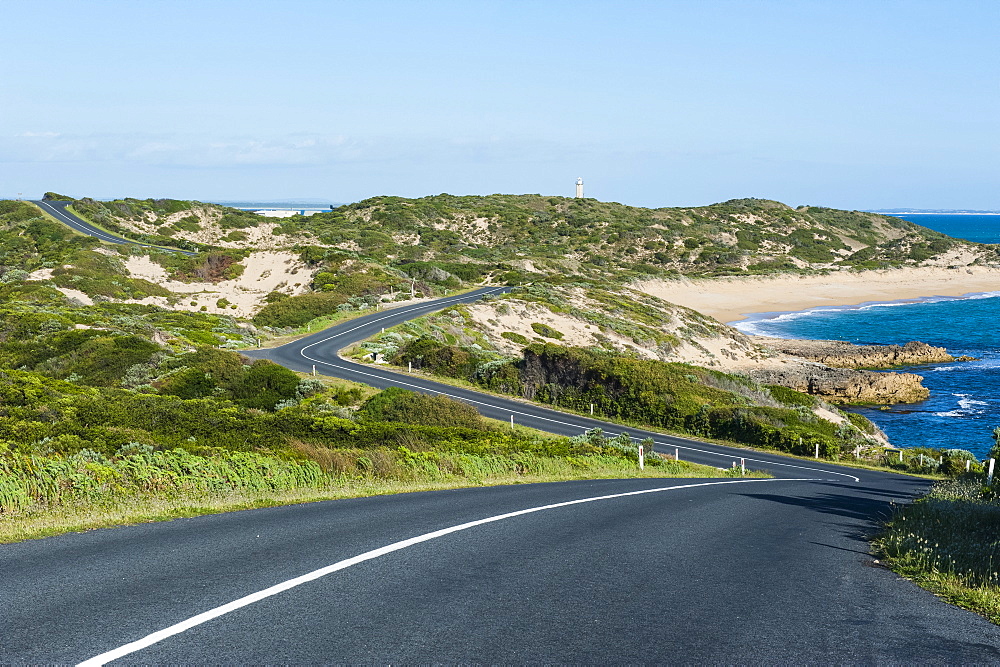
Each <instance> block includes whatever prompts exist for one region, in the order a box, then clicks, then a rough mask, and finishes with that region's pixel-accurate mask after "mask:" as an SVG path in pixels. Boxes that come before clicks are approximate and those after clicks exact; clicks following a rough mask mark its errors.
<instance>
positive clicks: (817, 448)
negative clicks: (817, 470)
mask: <svg viewBox="0 0 1000 667" xmlns="http://www.w3.org/2000/svg"><path fill="white" fill-rule="evenodd" d="M816 458H819V443H818V442H817V443H816Z"/></svg>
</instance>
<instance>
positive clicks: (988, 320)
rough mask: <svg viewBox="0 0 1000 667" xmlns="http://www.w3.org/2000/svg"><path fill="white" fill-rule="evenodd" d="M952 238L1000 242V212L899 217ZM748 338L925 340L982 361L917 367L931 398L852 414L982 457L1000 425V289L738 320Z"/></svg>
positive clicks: (895, 439)
mask: <svg viewBox="0 0 1000 667" xmlns="http://www.w3.org/2000/svg"><path fill="white" fill-rule="evenodd" d="M898 217H900V218H904V219H906V220H910V221H911V222H915V223H917V224H918V225H923V226H924V227H929V228H931V229H934V230H937V231H940V232H943V233H945V234H948V235H949V236H955V237H958V238H964V239H968V240H970V241H978V242H979V243H1000V214H998V215H929V214H927V215H899V216H898ZM738 327H739V328H740V329H741V330H743V331H746V332H747V333H757V334H761V335H766V336H779V337H784V338H817V339H826V340H844V341H850V342H852V343H860V344H874V343H897V344H902V343H905V342H907V341H911V340H919V341H923V342H925V343H929V344H931V345H938V346H942V347H946V348H948V351H949V352H951V353H952V354H953V355H955V356H959V355H963V354H965V355H969V356H973V357H977V358H978V361H970V362H960V363H952V364H931V365H923V366H912V367H909V368H907V369H905V370H907V371H909V372H913V373H917V374H919V375H922V376H923V377H924V386H926V387H927V388H928V389H930V392H931V396H930V398H929V399H927V400H926V401H923V402H922V403H915V404H906V405H895V406H892V408H891V409H889V410H880V409H877V408H870V409H869V408H861V409H854V411H855V412H859V413H861V414H863V415H864V416H866V417H868V418H869V419H871V420H872V421H873V422H875V423H876V424H878V425H879V426H880V427H881V428H882V430H883V431H885V432H886V435H888V436H889V440H890V441H891V442H892V443H893V444H895V445H896V446H900V447H920V446H929V447H949V448H950V447H958V448H961V449H968V450H969V451H971V452H973V453H975V454H976V455H977V456H979V457H980V458H983V457H985V455H986V454H987V452H989V449H990V447H991V446H992V445H993V440H992V439H991V437H990V434H991V432H992V431H993V429H994V428H995V427H996V426H1000V286H998V291H996V292H988V293H983V294H976V295H967V296H965V297H960V298H941V297H938V298H926V299H922V300H918V301H913V302H892V303H871V304H865V305H862V306H850V307H844V308H816V309H812V310H807V311H803V312H800V313H785V314H780V315H775V314H769V315H765V316H763V317H761V318H756V319H753V318H752V319H749V320H745V321H743V322H740V323H739V325H738Z"/></svg>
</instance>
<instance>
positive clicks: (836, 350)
mask: <svg viewBox="0 0 1000 667" xmlns="http://www.w3.org/2000/svg"><path fill="white" fill-rule="evenodd" d="M752 338H753V341H754V342H755V343H758V344H761V345H764V346H766V347H769V348H771V349H773V350H776V351H778V352H781V353H783V354H789V355H792V356H795V357H799V358H802V359H808V360H809V361H815V362H818V363H821V364H826V365H827V366H834V367H836V368H894V367H896V366H907V365H911V364H935V363H943V362H949V361H955V358H954V357H953V356H951V355H950V354H948V350H946V349H944V348H943V347H934V346H932V345H928V344H927V343H921V342H919V341H910V342H909V343H907V344H906V345H854V344H853V343H845V342H843V341H838V340H790V339H784V338H769V337H766V336H752Z"/></svg>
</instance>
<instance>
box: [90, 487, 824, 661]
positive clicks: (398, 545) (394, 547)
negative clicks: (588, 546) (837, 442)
mask: <svg viewBox="0 0 1000 667" xmlns="http://www.w3.org/2000/svg"><path fill="white" fill-rule="evenodd" d="M814 481H817V480H813V479H736V480H727V481H724V482H700V483H698V484H682V485H679V486H665V487H659V488H656V489H644V490H642V491H629V492H627V493H614V494H611V495H606V496H594V497H591V498H580V499H579V500H569V501H566V502H562V503H554V504H552V505H542V506H540V507H531V508H529V509H524V510H518V511H516V512H508V513H506V514H498V515H496V516H491V517H487V518H485V519H478V520H476V521H469V522H468V523H463V524H459V525H457V526H451V527H449V528H442V529H441V530H435V531H434V532H431V533H424V534H423V535H418V536H416V537H411V538H409V539H407V540H401V541H399V542H393V543H392V544H388V545H386V546H384V547H380V548H378V549H373V550H371V551H366V552H365V553H363V554H359V555H357V556H354V557H353V558H348V559H346V560H342V561H338V562H336V563H334V564H333V565H327V566H326V567H322V568H320V569H318V570H313V571H312V572H309V573H307V574H303V575H302V576H299V577H295V578H294V579H289V580H288V581H284V582H282V583H280V584H276V585H274V586H271V587H270V588H265V589H264V590H262V591H257V592H256V593H251V594H250V595H247V596H245V597H242V598H240V599H238V600H233V601H232V602H229V603H228V604H224V605H221V606H219V607H216V608H214V609H209V610H208V611H206V612H203V613H201V614H198V615H197V616H192V617H191V618H189V619H187V620H185V621H181V622H180V623H175V624H174V625H171V626H170V627H168V628H164V629H163V630H159V631H157V632H154V633H152V634H149V635H146V636H145V637H143V638H142V639H139V640H137V641H134V642H130V643H128V644H125V645H124V646H121V647H119V648H116V649H114V650H111V651H107V652H105V653H101V654H100V655H97V656H94V657H93V658H90V659H89V660H85V661H83V662H81V663H80V667H93V666H96V665H104V664H107V663H109V662H111V661H112V660H118V659H119V658H123V657H125V656H127V655H131V654H132V653H135V652H137V651H141V650H142V649H144V648H148V647H150V646H152V645H153V644H157V643H159V642H161V641H163V640H164V639H167V638H169V637H172V636H174V635H178V634H180V633H182V632H185V631H187V630H190V629H191V628H194V627H197V626H199V625H202V624H203V623H207V622H208V621H211V620H212V619H215V618H219V617H220V616H224V615H226V614H228V613H230V612H233V611H236V610H237V609H242V608H243V607H247V606H249V605H252V604H253V603H255V602H260V601H261V600H264V599H266V598H269V597H272V596H274V595H277V594H278V593H283V592H284V591H287V590H289V589H291V588H295V587H296V586H301V585H302V584H305V583H308V582H310V581H314V580H316V579H319V578H321V577H325V576H326V575H328V574H333V573H334V572H338V571H340V570H346V569H347V568H349V567H351V566H353V565H357V564H359V563H363V562H365V561H369V560H374V559H376V558H379V557H381V556H385V555H386V554H390V553H392V552H394V551H400V550H402V549H406V548H408V547H412V546H413V545H415V544H420V543H422V542H429V541H430V540H434V539H437V538H439V537H444V536H445V535H450V534H452V533H457V532H459V531H463V530H468V529H470V528H475V527H476V526H482V525H484V524H487V523H494V522H496V521H503V520H504V519H511V518H513V517H517V516H522V515H524V514H532V513H534V512H543V511H545V510H551V509H556V508H559V507H569V506H570V505H580V504H582V503H592V502H597V501H599V500H612V499H615V498H625V497H627V496H640V495H643V494H647V493H660V492H663V491H675V490H677V489H690V488H693V487H696V486H717V485H720V484H757V483H764V482H814Z"/></svg>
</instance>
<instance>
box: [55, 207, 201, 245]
mask: <svg viewBox="0 0 1000 667" xmlns="http://www.w3.org/2000/svg"><path fill="white" fill-rule="evenodd" d="M66 209H67V211H68V212H69V214H70V215H75V216H76V217H78V218H80V219H81V220H83V221H84V222H86V223H87V224H88V225H90V226H91V227H93V228H95V229H99V230H101V231H102V232H104V233H105V234H107V235H108V236H114V237H115V238H118V239H121V240H122V241H126V242H128V243H132V244H134V245H137V246H141V247H143V248H155V249H156V250H166V251H168V252H177V251H178V250H181V249H180V248H171V247H170V246H165V245H158V244H156V243H146V242H144V241H136V240H135V239H130V238H129V237H127V236H124V235H123V234H121V233H119V232H113V231H111V230H110V229H107V228H106V227H103V226H101V225H100V224H98V223H96V222H94V221H93V220H92V219H91V218H90V217H89V216H87V215H84V214H83V213H81V212H80V211H78V210H76V209H75V208H74V207H73V205H72V204H71V205H69V206H67V207H66ZM57 222H59V224H63V223H62V221H58V220H57ZM100 241H101V243H108V242H107V241H104V240H103V239H100ZM184 252H190V251H187V250H185V251H184Z"/></svg>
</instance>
